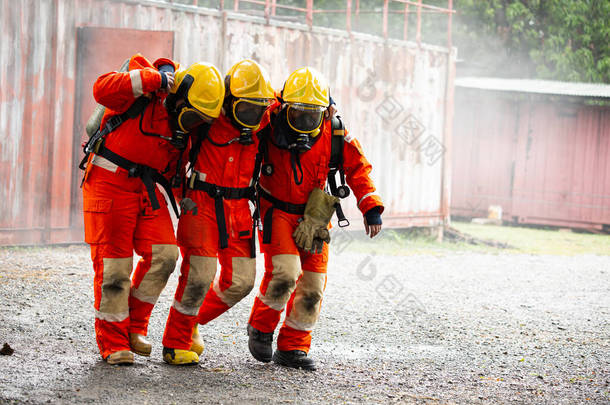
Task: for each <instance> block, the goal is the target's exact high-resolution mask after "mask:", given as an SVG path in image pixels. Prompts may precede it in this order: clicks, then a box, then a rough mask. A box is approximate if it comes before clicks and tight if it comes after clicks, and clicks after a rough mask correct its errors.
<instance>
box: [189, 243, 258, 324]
mask: <svg viewBox="0 0 610 405" xmlns="http://www.w3.org/2000/svg"><path fill="white" fill-rule="evenodd" d="M218 258H219V262H220V271H219V272H218V273H217V274H216V278H215V279H214V282H213V283H212V287H211V288H210V290H209V291H208V293H207V295H206V296H205V300H204V301H203V305H201V308H200V309H199V315H198V317H197V322H199V323H200V324H202V325H205V324H206V323H208V322H210V321H211V320H213V319H215V318H217V317H218V316H220V315H221V314H223V313H224V312H225V311H227V310H228V309H229V308H231V307H232V306H233V305H235V304H237V303H238V302H239V301H241V300H242V299H243V298H244V297H245V296H247V295H248V294H249V293H250V291H252V287H254V280H255V278H256V259H254V258H251V257H250V239H234V238H231V239H229V246H228V247H227V248H226V249H221V250H220V251H219V252H218Z"/></svg>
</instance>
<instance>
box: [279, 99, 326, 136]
mask: <svg viewBox="0 0 610 405" xmlns="http://www.w3.org/2000/svg"><path fill="white" fill-rule="evenodd" d="M323 117H324V107H321V106H317V105H308V104H292V105H290V106H289V107H288V112H287V118H288V124H289V125H290V126H291V127H292V129H294V130H295V131H298V132H302V133H310V132H313V131H315V130H316V129H318V128H319V127H320V124H321V123H322V118H323Z"/></svg>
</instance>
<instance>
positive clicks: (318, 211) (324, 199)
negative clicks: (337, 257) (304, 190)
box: [292, 188, 339, 254]
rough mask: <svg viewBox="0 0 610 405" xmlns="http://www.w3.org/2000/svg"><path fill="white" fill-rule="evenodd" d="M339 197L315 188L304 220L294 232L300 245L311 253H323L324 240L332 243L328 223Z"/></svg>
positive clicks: (294, 236)
mask: <svg viewBox="0 0 610 405" xmlns="http://www.w3.org/2000/svg"><path fill="white" fill-rule="evenodd" d="M338 202H339V199H338V198H337V197H333V196H332V195H328V194H326V193H325V192H324V191H322V190H320V189H319V188H314V189H313V191H312V192H311V194H309V198H308V199H307V205H306V206H305V214H304V215H303V221H301V223H300V224H299V226H297V229H296V230H295V231H294V233H293V234H292V236H293V238H294V241H295V243H296V244H297V246H298V247H300V248H301V249H303V250H305V251H306V252H310V253H312V254H313V253H321V252H322V247H323V246H324V242H326V243H330V234H329V233H328V223H329V222H330V219H331V218H332V216H333V214H334V213H335V209H336V207H337V203H338Z"/></svg>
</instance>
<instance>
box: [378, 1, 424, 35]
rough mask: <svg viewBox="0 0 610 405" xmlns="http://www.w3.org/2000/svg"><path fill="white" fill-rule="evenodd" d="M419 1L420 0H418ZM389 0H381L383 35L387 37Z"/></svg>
mask: <svg viewBox="0 0 610 405" xmlns="http://www.w3.org/2000/svg"><path fill="white" fill-rule="evenodd" d="M420 1H421V0H420ZM389 2H390V1H389V0H383V37H384V38H385V39H387V38H388V3H389Z"/></svg>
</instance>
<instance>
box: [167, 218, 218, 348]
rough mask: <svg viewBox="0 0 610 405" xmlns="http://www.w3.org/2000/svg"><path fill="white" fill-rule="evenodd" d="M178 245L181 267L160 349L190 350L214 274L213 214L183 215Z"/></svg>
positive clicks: (215, 241) (214, 220)
mask: <svg viewBox="0 0 610 405" xmlns="http://www.w3.org/2000/svg"><path fill="white" fill-rule="evenodd" d="M204 242H205V243H204ZM178 245H179V246H180V251H181V252H182V265H181V266H180V278H179V280H178V288H177V289H176V294H175V295H174V303H173V304H172V307H171V308H170V310H169V316H168V318H167V323H166V325H165V332H164V333H163V346H164V347H167V348H171V349H181V350H189V349H190V347H191V344H192V333H193V328H194V326H195V325H196V324H197V312H198V311H199V307H201V304H202V303H203V299H204V298H205V295H206V293H207V292H208V289H209V288H210V285H211V284H212V280H214V275H215V274H216V261H217V257H216V255H217V252H218V228H217V225H216V217H215V215H213V213H212V212H206V210H204V209H202V210H200V211H199V213H198V215H192V213H187V214H184V215H182V216H181V217H180V221H179V223H178Z"/></svg>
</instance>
